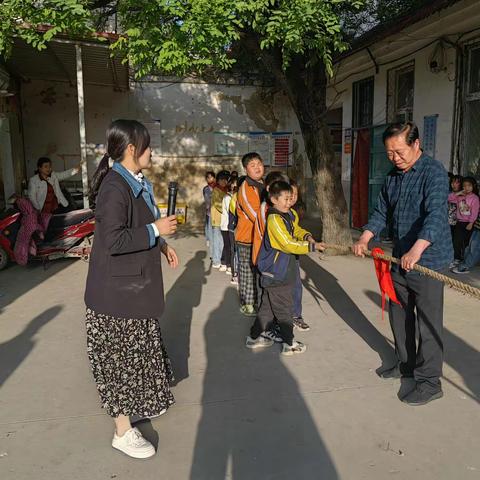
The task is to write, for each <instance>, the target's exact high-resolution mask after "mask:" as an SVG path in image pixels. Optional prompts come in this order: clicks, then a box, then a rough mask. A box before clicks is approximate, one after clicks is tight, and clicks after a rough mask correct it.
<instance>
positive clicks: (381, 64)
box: [329, 27, 480, 87]
mask: <svg viewBox="0 0 480 480" xmlns="http://www.w3.org/2000/svg"><path fill="white" fill-rule="evenodd" d="M478 30H480V27H476V28H473V29H471V30H468V31H466V32H459V33H451V34H448V35H447V36H448V37H451V36H454V35H458V36H459V37H458V38H457V40H456V41H455V42H452V43H451V45H452V46H455V47H457V46H458V44H459V42H460V39H461V38H462V37H464V36H466V35H469V34H470V33H474V32H476V31H478ZM442 39H443V40H445V37H437V38H435V40H432V41H431V42H428V43H427V44H425V45H423V46H421V47H418V48H416V49H415V50H413V51H411V52H409V53H406V54H404V55H401V56H400V57H397V58H394V59H392V60H388V61H386V62H382V63H378V64H377V65H378V67H385V66H387V65H390V64H392V63H395V62H398V61H401V60H403V59H405V58H407V57H410V56H412V55H415V54H416V53H418V52H420V51H422V50H424V49H425V48H428V47H430V46H432V45H434V44H435V43H436V42H438V41H440V40H442ZM392 43H393V42H392ZM449 43H450V42H449ZM355 53H357V52H355ZM353 55H354V54H353ZM347 58H348V57H347ZM340 66H341V60H340V62H339V67H338V68H339V69H340ZM374 68H375V66H374V65H372V66H369V67H367V68H363V69H362V70H358V71H356V72H352V73H350V74H348V75H347V76H346V77H344V78H342V79H341V80H338V81H337V82H335V83H333V84H330V85H329V87H333V86H336V85H338V84H340V83H343V82H345V81H346V80H348V79H349V78H351V77H353V76H356V75H360V74H362V73H364V72H369V71H370V70H372V69H374Z"/></svg>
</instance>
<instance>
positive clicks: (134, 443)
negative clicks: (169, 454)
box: [112, 427, 155, 458]
mask: <svg viewBox="0 0 480 480" xmlns="http://www.w3.org/2000/svg"><path fill="white" fill-rule="evenodd" d="M112 447H113V448H116V449H117V450H120V451H121V452H123V453H124V454H125V455H128V456H129V457H132V458H150V457H153V455H155V448H154V447H153V445H152V444H151V443H150V442H149V441H148V440H146V439H145V438H143V436H142V434H141V433H140V430H139V429H138V428H136V427H133V428H130V429H129V430H127V431H126V432H125V433H124V435H122V436H121V437H119V436H118V435H117V432H115V433H114V435H113V440H112Z"/></svg>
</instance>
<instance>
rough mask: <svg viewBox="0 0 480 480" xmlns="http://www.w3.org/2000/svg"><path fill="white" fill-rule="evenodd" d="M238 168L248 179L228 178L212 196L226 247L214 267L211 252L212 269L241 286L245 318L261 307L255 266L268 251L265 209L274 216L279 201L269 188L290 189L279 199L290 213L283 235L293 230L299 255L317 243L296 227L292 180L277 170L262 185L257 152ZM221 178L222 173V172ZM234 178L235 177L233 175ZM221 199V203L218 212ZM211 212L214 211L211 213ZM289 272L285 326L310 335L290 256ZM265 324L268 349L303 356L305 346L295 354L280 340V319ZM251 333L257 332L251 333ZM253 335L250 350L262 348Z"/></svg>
mask: <svg viewBox="0 0 480 480" xmlns="http://www.w3.org/2000/svg"><path fill="white" fill-rule="evenodd" d="M242 163H243V166H244V168H245V172H246V174H247V175H246V176H245V177H242V178H241V179H238V182H237V181H236V178H231V179H230V180H229V182H228V185H227V186H226V187H225V186H224V185H223V182H222V187H225V188H219V186H218V185H217V186H216V188H215V189H214V194H213V196H212V215H211V217H212V219H214V220H213V222H212V224H213V225H214V227H216V225H217V221H216V215H217V213H218V212H219V211H220V208H221V210H222V212H221V218H220V231H221V235H222V243H223V245H224V247H223V254H222V256H221V259H220V263H216V261H217V260H218V259H217V257H218V252H217V249H216V248H215V251H216V254H215V256H214V262H213V266H214V267H215V268H219V269H220V270H221V271H226V272H227V273H230V272H231V274H232V283H237V281H238V283H239V297H240V304H241V307H240V311H241V312H242V313H243V314H245V315H247V316H257V306H258V305H259V303H260V302H259V298H258V292H259V290H260V285H258V284H257V276H258V275H257V272H258V269H257V266H256V264H257V261H258V259H259V256H260V252H261V251H262V252H263V251H264V249H265V248H266V247H265V245H266V242H267V241H266V240H265V241H264V232H265V230H266V225H267V223H268V222H267V216H268V215H269V210H272V209H273V210H272V211H273V212H274V211H275V208H274V207H273V205H274V202H275V201H276V198H277V197H278V196H279V195H276V194H272V195H268V191H269V188H270V186H271V185H272V184H275V183H278V182H283V184H287V185H288V191H283V195H280V197H282V198H283V197H288V212H284V213H287V214H288V215H287V216H288V218H289V223H288V225H287V226H286V227H285V228H286V231H287V232H288V231H290V230H291V232H292V233H291V234H292V238H293V241H294V242H300V243H298V244H297V245H300V246H301V247H302V248H303V249H305V245H306V246H307V251H305V252H303V253H307V252H308V249H309V245H310V244H311V245H315V240H314V239H313V237H312V235H311V234H310V232H307V231H306V230H304V229H302V228H301V227H300V225H299V216H298V213H297V212H296V211H295V210H294V209H293V206H294V205H297V204H298V203H297V202H298V187H297V185H296V184H295V182H294V181H290V180H289V179H288V178H287V177H286V176H285V175H284V174H283V173H282V172H279V171H277V172H271V173H269V174H268V175H267V177H266V178H265V182H263V181H262V177H263V173H264V166H263V161H262V158H261V156H260V155H259V154H257V153H254V152H251V153H248V154H246V155H244V157H243V159H242ZM220 173H221V174H223V173H225V172H220ZM226 173H228V172H226ZM221 176H223V175H220V174H218V175H217V184H219V183H220V177H221ZM234 177H236V175H235V176H234ZM290 182H291V185H290ZM236 186H238V190H236V189H235V187H236ZM219 190H220V191H219ZM281 193H282V192H281ZM270 197H271V198H270ZM220 198H221V204H222V206H221V207H220ZM267 202H268V203H267ZM269 203H270V206H269ZM214 209H215V210H216V211H214ZM290 225H291V228H290ZM214 232H215V233H217V230H214ZM293 235H294V236H293ZM214 238H217V236H216V235H214ZM214 245H216V244H215V243H214ZM282 245H283V244H279V245H277V247H279V248H282ZM289 245H290V244H289ZM318 245H320V244H318ZM302 248H300V250H302ZM310 248H313V247H310ZM229 251H230V252H231V255H230V256H229V255H228V252H229ZM278 252H279V253H283V254H287V255H290V254H291V252H290V251H288V250H287V252H284V251H282V250H278ZM263 254H264V253H263ZM263 254H262V255H263ZM292 272H293V273H294V276H293V280H292V279H290V277H289V278H288V282H287V284H288V285H289V286H290V287H291V299H292V311H291V312H290V317H291V318H290V320H289V322H290V323H291V326H292V328H293V327H295V328H298V329H300V330H303V331H306V330H309V326H308V325H307V324H306V323H305V322H304V320H303V318H302V290H303V288H302V282H301V278H300V264H299V260H298V256H297V255H294V263H293V267H292ZM237 275H238V277H237ZM264 276H265V273H264V272H261V285H262V287H263V286H264V285H267V287H268V288H270V287H271V285H269V281H268V279H267V280H265V279H264ZM267 276H268V275H267ZM237 278H238V280H237ZM290 280H292V281H290ZM275 291H277V290H274V291H273V294H275ZM271 295H272V292H270V293H268V291H267V290H263V299H262V304H263V302H264V301H266V302H268V298H270V296H271ZM263 308H264V310H263V317H265V308H266V307H263ZM261 311H262V307H260V311H259V313H258V315H259V316H260V315H261V313H260V312H261ZM267 316H268V315H267ZM256 322H257V324H258V322H259V320H258V316H257V320H256ZM284 323H285V321H284ZM260 324H261V323H260ZM267 324H268V325H267V326H268V328H266V329H264V330H265V331H262V332H261V337H262V339H266V343H267V344H269V343H270V342H281V343H285V344H286V345H284V350H285V352H286V354H292V353H301V352H302V351H304V348H303V347H301V348H299V349H297V348H293V350H291V349H290V347H292V345H293V344H292V341H293V337H292V338H290V335H289V334H287V336H286V337H284V336H283V335H282V328H279V327H280V322H279V321H278V320H276V321H273V322H270V321H269V322H267ZM285 329H287V330H288V329H289V327H288V326H285V325H284V326H283V330H284V333H285ZM279 330H280V331H279ZM253 331H254V332H255V330H253ZM252 335H253V337H251V341H252V342H253V343H251V342H250V343H251V345H247V346H250V348H256V346H262V345H261V344H262V343H263V340H262V339H260V340H258V338H257V337H255V333H252ZM252 345H253V347H252ZM264 346H267V345H264ZM289 352H290V353H289Z"/></svg>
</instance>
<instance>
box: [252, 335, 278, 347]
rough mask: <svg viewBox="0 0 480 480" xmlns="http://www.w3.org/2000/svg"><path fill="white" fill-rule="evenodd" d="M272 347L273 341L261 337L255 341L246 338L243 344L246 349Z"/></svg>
mask: <svg viewBox="0 0 480 480" xmlns="http://www.w3.org/2000/svg"><path fill="white" fill-rule="evenodd" d="M272 345H273V340H270V339H269V338H265V337H262V336H261V335H260V336H259V337H258V338H256V339H255V340H254V339H253V338H252V337H247V341H246V342H245V346H246V347H247V348H252V349H254V348H263V347H271V346H272Z"/></svg>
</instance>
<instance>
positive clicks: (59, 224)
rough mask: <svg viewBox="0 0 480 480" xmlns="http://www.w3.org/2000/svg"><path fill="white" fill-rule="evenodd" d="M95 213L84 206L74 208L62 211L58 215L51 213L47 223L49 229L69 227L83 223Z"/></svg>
mask: <svg viewBox="0 0 480 480" xmlns="http://www.w3.org/2000/svg"><path fill="white" fill-rule="evenodd" d="M94 216H95V214H94V213H93V210H90V209H89V208H84V209H82V210H74V211H73V212H67V213H62V214H60V215H53V216H52V218H51V219H50V223H49V224H48V228H49V229H59V228H65V227H70V226H72V225H77V224H79V223H83V222H85V221H86V220H89V219H90V218H93V217H94Z"/></svg>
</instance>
